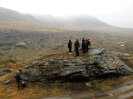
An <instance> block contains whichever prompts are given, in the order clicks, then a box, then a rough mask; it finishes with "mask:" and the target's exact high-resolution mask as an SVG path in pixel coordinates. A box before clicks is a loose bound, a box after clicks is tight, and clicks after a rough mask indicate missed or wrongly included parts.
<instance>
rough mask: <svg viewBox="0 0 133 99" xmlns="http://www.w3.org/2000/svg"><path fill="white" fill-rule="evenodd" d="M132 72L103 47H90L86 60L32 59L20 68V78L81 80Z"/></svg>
mask: <svg viewBox="0 0 133 99" xmlns="http://www.w3.org/2000/svg"><path fill="white" fill-rule="evenodd" d="M131 73H133V70H132V69H130V68H129V67H128V66H127V65H126V64H124V63H123V62H122V61H121V60H119V59H118V58H117V57H115V56H113V55H111V54H110V53H109V52H107V51H105V50H104V49H92V50H90V52H89V53H88V61H87V62H85V61H83V60H81V59H80V58H68V59H64V58H59V57H52V56H51V57H49V58H41V59H36V60H33V61H31V62H29V63H27V64H25V65H24V66H23V68H22V73H21V76H22V79H23V80H27V81H40V82H49V81H52V82H53V81H81V80H82V81H83V80H89V79H91V78H95V77H100V76H103V75H112V74H114V75H126V74H131Z"/></svg>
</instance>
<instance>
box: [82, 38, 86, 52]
mask: <svg viewBox="0 0 133 99" xmlns="http://www.w3.org/2000/svg"><path fill="white" fill-rule="evenodd" d="M85 49H86V41H85V39H84V38H83V39H82V51H83V54H84V53H85Z"/></svg>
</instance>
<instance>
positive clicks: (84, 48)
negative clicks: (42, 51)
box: [68, 38, 91, 56]
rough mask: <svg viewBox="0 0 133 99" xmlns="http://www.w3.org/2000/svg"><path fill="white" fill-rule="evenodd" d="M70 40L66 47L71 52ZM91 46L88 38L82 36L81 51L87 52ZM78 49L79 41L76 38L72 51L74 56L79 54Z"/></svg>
mask: <svg viewBox="0 0 133 99" xmlns="http://www.w3.org/2000/svg"><path fill="white" fill-rule="evenodd" d="M72 45H73V44H72V41H71V40H69V42H68V49H69V52H70V53H71V52H72V47H73V46H72ZM90 47H91V40H90V39H84V38H82V48H81V50H82V52H83V54H85V53H87V52H88V50H89V48H90ZM79 49H80V42H79V40H78V39H76V41H75V43H74V51H75V56H79Z"/></svg>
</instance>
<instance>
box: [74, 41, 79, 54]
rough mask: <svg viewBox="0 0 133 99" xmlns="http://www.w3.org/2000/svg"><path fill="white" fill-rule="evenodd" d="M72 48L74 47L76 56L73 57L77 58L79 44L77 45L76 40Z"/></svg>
mask: <svg viewBox="0 0 133 99" xmlns="http://www.w3.org/2000/svg"><path fill="white" fill-rule="evenodd" d="M74 46H75V54H76V55H75V56H79V47H80V43H79V41H78V39H76V41H75V43H74Z"/></svg>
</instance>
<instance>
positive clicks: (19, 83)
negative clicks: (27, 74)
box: [15, 70, 22, 90]
mask: <svg viewBox="0 0 133 99" xmlns="http://www.w3.org/2000/svg"><path fill="white" fill-rule="evenodd" d="M20 72H21V71H20V70H19V71H17V73H16V76H15V78H16V83H17V86H18V90H20V89H22V79H21V76H20Z"/></svg>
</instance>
